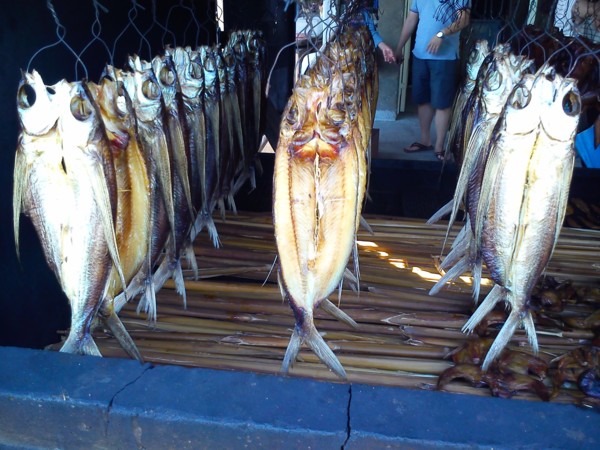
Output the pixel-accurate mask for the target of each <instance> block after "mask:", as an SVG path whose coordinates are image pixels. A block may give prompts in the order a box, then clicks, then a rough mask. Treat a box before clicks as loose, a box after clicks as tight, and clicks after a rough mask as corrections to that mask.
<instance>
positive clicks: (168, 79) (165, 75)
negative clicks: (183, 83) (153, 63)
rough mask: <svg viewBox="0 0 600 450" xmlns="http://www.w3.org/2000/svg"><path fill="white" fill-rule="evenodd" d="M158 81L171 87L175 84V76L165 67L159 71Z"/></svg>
mask: <svg viewBox="0 0 600 450" xmlns="http://www.w3.org/2000/svg"><path fill="white" fill-rule="evenodd" d="M160 81H161V83H162V84H164V85H165V86H172V85H173V83H175V74H174V73H173V71H172V70H171V69H169V68H168V67H167V66H163V67H162V69H160Z"/></svg>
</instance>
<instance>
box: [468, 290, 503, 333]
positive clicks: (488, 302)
mask: <svg viewBox="0 0 600 450" xmlns="http://www.w3.org/2000/svg"><path fill="white" fill-rule="evenodd" d="M504 295H505V292H504V289H503V288H502V287H501V286H499V285H495V286H494V287H493V288H492V290H491V291H490V292H489V293H488V295H487V296H486V297H485V299H484V300H483V302H482V303H481V305H479V308H477V310H476V311H475V312H474V313H473V315H472V316H471V317H470V318H469V320H468V321H467V323H465V324H464V325H463V327H462V331H463V333H472V332H473V330H474V329H475V327H476V326H477V325H478V324H479V322H481V321H482V320H483V319H484V317H485V316H487V314H488V313H489V312H490V311H491V310H492V309H494V306H496V303H498V302H499V301H500V300H502V298H503V297H504Z"/></svg>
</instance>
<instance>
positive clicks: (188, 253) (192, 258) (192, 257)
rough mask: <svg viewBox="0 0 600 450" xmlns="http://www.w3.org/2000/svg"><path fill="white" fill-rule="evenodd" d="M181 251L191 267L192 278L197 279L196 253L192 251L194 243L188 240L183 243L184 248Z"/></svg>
mask: <svg viewBox="0 0 600 450" xmlns="http://www.w3.org/2000/svg"><path fill="white" fill-rule="evenodd" d="M183 251H184V253H185V259H186V260H187V262H188V263H189V265H190V268H191V269H192V273H193V274H194V275H193V279H194V280H197V279H198V261H197V260H196V254H195V252H194V245H193V244H192V242H191V241H188V242H187V243H186V244H185V248H184V250H183Z"/></svg>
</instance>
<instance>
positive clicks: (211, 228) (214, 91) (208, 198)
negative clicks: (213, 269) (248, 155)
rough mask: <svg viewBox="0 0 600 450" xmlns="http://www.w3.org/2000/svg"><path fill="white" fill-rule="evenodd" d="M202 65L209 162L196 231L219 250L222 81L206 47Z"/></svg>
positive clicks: (206, 160) (203, 177)
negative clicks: (216, 211)
mask: <svg viewBox="0 0 600 450" xmlns="http://www.w3.org/2000/svg"><path fill="white" fill-rule="evenodd" d="M197 51H198V55H199V62H200V64H201V66H202V69H203V73H204V89H203V92H202V96H203V101H204V116H205V123H206V139H205V145H206V147H205V158H204V165H203V166H200V167H199V169H200V179H201V183H202V185H201V191H202V207H201V209H200V211H199V213H198V215H197V217H196V221H195V224H194V229H195V232H196V233H199V232H200V231H202V230H203V229H204V228H206V229H207V230H208V234H209V236H210V238H211V239H212V242H213V245H214V246H215V247H219V245H220V244H219V234H218V232H217V227H216V226H215V223H214V221H213V218H212V212H213V210H214V208H215V205H216V204H217V186H218V185H219V179H220V176H219V163H218V162H219V158H220V150H219V80H218V74H217V67H216V62H215V59H214V56H213V54H212V49H211V48H210V47H208V46H202V47H199V48H198V49H197Z"/></svg>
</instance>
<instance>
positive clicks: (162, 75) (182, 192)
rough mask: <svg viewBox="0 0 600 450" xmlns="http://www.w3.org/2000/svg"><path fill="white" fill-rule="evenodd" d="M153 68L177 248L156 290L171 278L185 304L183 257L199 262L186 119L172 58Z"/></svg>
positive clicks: (156, 61) (158, 60) (171, 251)
mask: <svg viewBox="0 0 600 450" xmlns="http://www.w3.org/2000/svg"><path fill="white" fill-rule="evenodd" d="M152 68H153V71H154V74H155V76H156V80H157V82H158V85H159V87H160V89H161V93H162V101H163V109H162V110H163V117H162V122H163V125H164V131H165V135H166V138H167V144H168V151H169V162H170V165H171V169H172V170H171V182H172V193H173V208H174V239H175V242H174V245H169V246H168V249H167V254H166V256H165V258H164V259H163V261H162V262H161V264H160V266H159V267H158V269H157V270H156V272H155V274H154V288H155V291H156V292H158V291H159V290H160V289H161V288H162V286H163V285H164V283H165V282H166V281H167V279H169V278H173V280H174V281H175V288H176V291H177V292H178V293H179V294H180V295H181V296H182V297H183V302H184V305H185V304H186V291H185V283H184V280H183V269H182V267H181V257H182V256H186V257H188V258H189V260H190V263H191V264H192V266H193V265H194V264H195V262H196V258H195V256H194V250H193V246H192V242H191V239H190V231H191V227H192V224H193V218H194V208H193V205H192V196H191V188H190V170H189V167H188V161H189V160H190V152H189V145H188V144H187V143H186V138H185V135H184V125H183V123H182V121H183V120H184V119H183V117H180V109H179V105H178V104H177V99H176V95H177V88H176V84H177V75H176V72H175V67H174V64H173V61H172V60H171V58H170V56H168V55H167V56H164V55H163V56H157V57H155V58H154V59H153V60H152Z"/></svg>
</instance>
